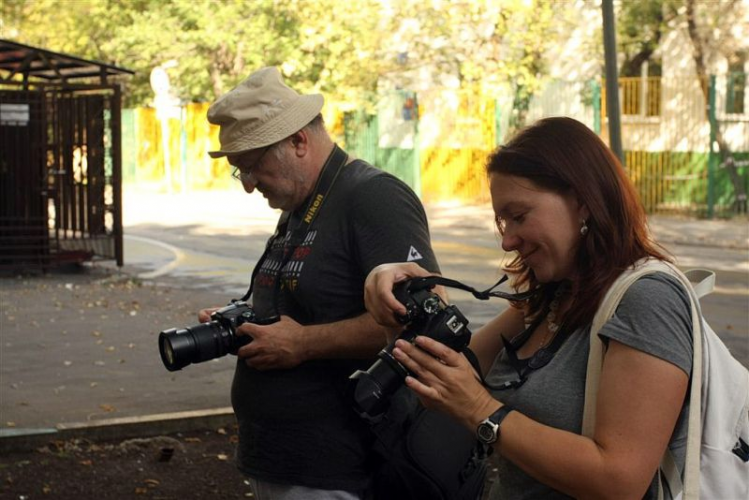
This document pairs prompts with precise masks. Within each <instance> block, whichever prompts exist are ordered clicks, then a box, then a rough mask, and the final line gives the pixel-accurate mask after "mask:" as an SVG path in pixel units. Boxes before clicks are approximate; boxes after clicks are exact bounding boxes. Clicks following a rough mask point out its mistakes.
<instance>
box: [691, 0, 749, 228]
mask: <svg viewBox="0 0 749 500" xmlns="http://www.w3.org/2000/svg"><path fill="white" fill-rule="evenodd" d="M694 2H695V0H686V7H687V31H688V32H689V38H690V40H691V41H692V57H693V59H694V63H695V66H696V69H697V77H698V78H699V81H700V88H701V89H702V94H703V96H704V97H705V118H706V119H707V120H708V121H709V120H710V96H709V92H710V91H709V88H708V81H709V80H708V74H707V67H706V65H705V50H704V47H703V42H702V38H700V35H699V33H698V31H697V22H696V13H695V10H694ZM715 142H717V143H718V151H720V160H721V164H722V165H724V166H725V168H726V169H727V171H728V176H729V177H730V179H731V182H732V183H733V192H734V195H735V198H736V199H735V202H734V209H735V211H736V212H738V213H746V212H747V199H746V189H745V188H744V183H743V182H742V181H741V176H740V175H739V172H738V170H737V168H736V165H735V164H734V162H733V161H732V160H733V155H732V153H731V149H730V147H729V145H728V143H727V142H726V140H725V138H724V137H723V133H722V132H721V130H720V125H719V124H718V123H716V124H715ZM711 147H712V146H711Z"/></svg>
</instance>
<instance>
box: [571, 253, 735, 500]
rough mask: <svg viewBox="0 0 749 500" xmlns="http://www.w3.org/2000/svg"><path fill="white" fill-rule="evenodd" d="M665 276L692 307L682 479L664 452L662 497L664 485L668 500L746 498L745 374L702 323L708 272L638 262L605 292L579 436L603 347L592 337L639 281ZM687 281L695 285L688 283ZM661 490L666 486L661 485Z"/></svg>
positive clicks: (588, 425) (587, 422) (586, 424)
mask: <svg viewBox="0 0 749 500" xmlns="http://www.w3.org/2000/svg"><path fill="white" fill-rule="evenodd" d="M655 272H664V273H667V274H669V275H671V276H673V277H675V278H677V279H678V280H679V281H680V282H681V284H682V285H683V286H684V287H685V288H686V290H687V292H688V293H689V297H690V302H691V304H692V322H693V327H692V335H693V346H694V358H693V364H692V378H691V390H690V395H689V398H690V406H689V417H688V418H689V420H688V431H687V432H688V434H687V454H686V463H685V467H684V479H683V482H682V479H681V477H680V475H679V473H678V469H677V468H676V465H675V463H674V460H673V457H672V456H671V453H670V451H669V450H668V449H666V452H665V454H664V456H663V460H662V461H661V466H660V470H659V474H660V478H661V479H660V487H659V494H658V497H659V498H662V496H663V488H664V486H667V487H668V488H669V490H670V491H671V492H672V496H673V498H675V499H677V498H683V499H687V500H693V499H698V498H700V497H701V498H703V499H706V500H712V499H739V498H740V499H747V498H749V444H747V443H749V371H748V370H747V369H746V368H745V367H744V366H743V365H741V363H739V362H738V360H736V358H734V357H733V356H732V355H731V353H730V352H729V351H728V348H727V347H726V345H725V344H724V343H723V341H722V340H720V338H719V337H718V336H717V334H716V333H715V332H714V331H713V329H712V328H710V325H708V324H707V322H706V321H705V319H704V317H703V316H702V313H701V311H700V305H699V299H700V297H703V296H705V295H707V294H709V293H710V292H712V291H713V288H714V287H715V273H713V272H712V271H707V270H703V269H695V270H692V271H688V272H687V273H686V275H685V274H683V273H682V272H681V271H679V270H678V269H677V268H676V267H675V266H674V265H672V264H669V263H667V262H663V261H660V260H654V259H643V260H641V261H639V262H637V263H636V264H635V265H634V266H633V267H631V268H629V269H627V270H626V271H624V272H623V273H622V274H621V276H619V278H617V280H616V281H615V282H614V283H613V284H612V285H611V288H610V289H609V290H608V292H607V293H606V295H605V297H604V299H603V301H602V303H601V306H600V307H599V308H598V311H597V312H596V315H595V317H594V318H593V324H592V326H591V332H590V355H589V358H588V374H587V379H586V387H585V409H584V413H583V435H585V436H588V437H592V435H593V427H594V424H595V405H596V395H597V392H598V382H599V377H600V373H601V365H602V362H603V354H604V346H603V342H602V341H601V339H600V338H599V337H598V332H599V331H600V330H601V327H602V326H603V324H604V323H605V322H606V321H608V320H609V319H610V318H611V317H612V316H613V314H614V311H615V310H616V307H617V305H618V304H619V301H620V300H621V298H622V297H623V296H624V293H625V292H626V291H627V289H628V288H629V286H630V285H631V284H632V283H634V282H635V281H637V280H638V279H639V278H640V277H642V276H644V275H646V274H652V273H655ZM692 282H694V283H692ZM664 483H665V485H664Z"/></svg>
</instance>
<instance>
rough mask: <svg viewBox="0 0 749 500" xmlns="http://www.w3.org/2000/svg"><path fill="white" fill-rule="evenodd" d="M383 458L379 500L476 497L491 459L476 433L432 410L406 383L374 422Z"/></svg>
mask: <svg viewBox="0 0 749 500" xmlns="http://www.w3.org/2000/svg"><path fill="white" fill-rule="evenodd" d="M372 431H373V432H374V434H375V437H376V440H375V444H374V447H373V450H374V453H375V455H376V459H377V460H378V464H377V469H376V473H375V476H374V487H373V493H374V498H375V500H393V499H395V500H399V499H403V500H422V499H423V500H440V499H443V500H476V499H478V498H480V497H481V494H482V492H483V489H484V482H485V480H486V471H487V464H486V459H484V458H482V456H481V453H480V450H479V444H478V441H477V440H476V436H475V435H474V434H473V433H472V432H470V431H469V430H468V429H466V428H465V427H463V426H462V425H460V424H459V423H458V422H456V421H454V420H453V419H451V418H450V417H448V416H447V415H445V414H443V413H439V412H435V411H431V410H428V409H426V408H424V406H422V405H421V403H419V401H418V399H417V398H416V396H415V395H414V394H413V393H412V392H411V391H410V390H409V389H408V388H407V387H405V386H404V387H401V388H400V389H398V391H397V392H396V393H395V394H394V395H393V397H392V400H391V403H390V407H389V409H388V410H387V412H386V413H385V414H384V415H383V417H382V419H381V420H380V421H379V422H377V423H373V424H372Z"/></svg>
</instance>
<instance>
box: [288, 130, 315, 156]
mask: <svg viewBox="0 0 749 500" xmlns="http://www.w3.org/2000/svg"><path fill="white" fill-rule="evenodd" d="M289 141H290V142H291V145H292V146H293V148H294V154H295V155H296V156H297V158H302V157H304V156H305V155H307V153H309V146H310V143H309V141H310V136H309V134H308V133H307V131H306V130H304V129H302V130H300V131H299V132H296V133H295V134H293V135H292V136H291V137H289Z"/></svg>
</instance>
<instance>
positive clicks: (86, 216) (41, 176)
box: [0, 83, 123, 268]
mask: <svg viewBox="0 0 749 500" xmlns="http://www.w3.org/2000/svg"><path fill="white" fill-rule="evenodd" d="M120 123H121V121H120V89H119V87H118V86H116V85H112V86H108V85H98V86H93V85H87V86H82V85H80V86H75V85H68V86H66V87H64V88H62V87H60V86H56V85H42V84H34V85H30V86H29V87H28V88H24V87H22V86H21V85H15V84H13V83H4V84H3V86H2V87H1V88H0V148H1V149H0V151H1V152H2V154H1V155H0V159H1V160H2V162H1V166H2V168H0V181H1V183H0V184H1V187H0V192H1V196H0V198H1V199H2V201H1V202H0V242H1V243H2V245H0V267H11V268H30V267H38V268H48V267H52V266H55V265H57V264H59V263H61V262H66V261H76V262H82V261H86V260H90V259H92V258H103V259H115V260H116V261H117V263H118V265H122V260H123V247H122V213H121V178H120V168H121V165H120V163H119V147H120Z"/></svg>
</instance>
